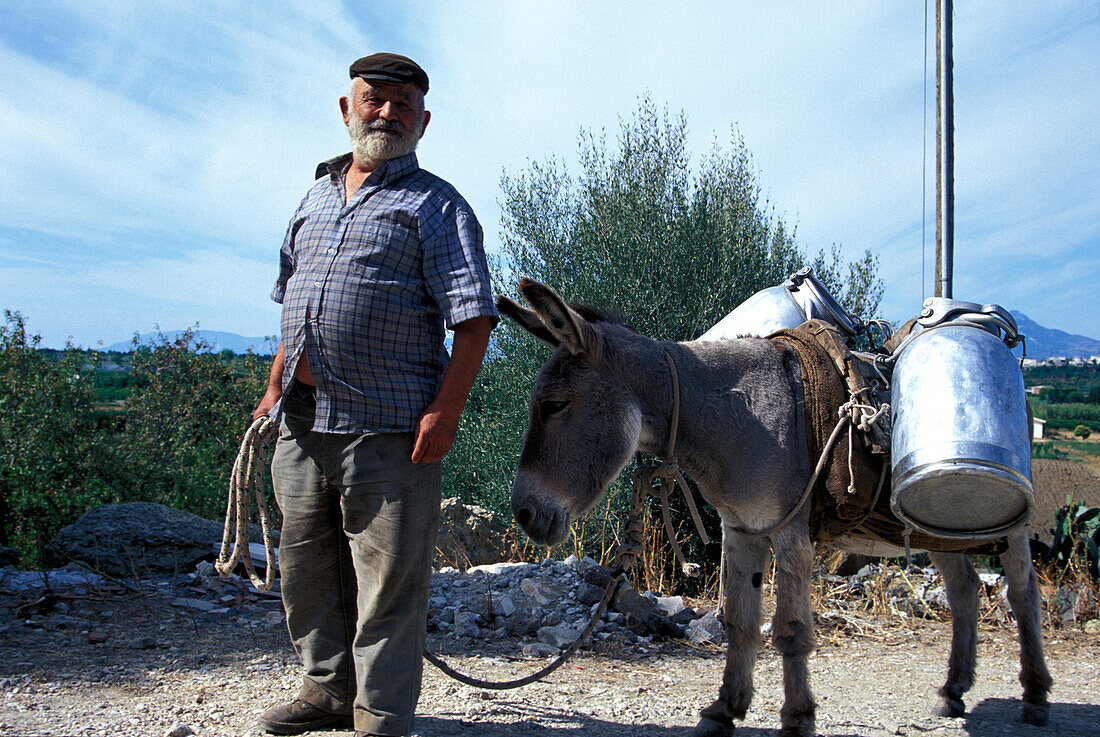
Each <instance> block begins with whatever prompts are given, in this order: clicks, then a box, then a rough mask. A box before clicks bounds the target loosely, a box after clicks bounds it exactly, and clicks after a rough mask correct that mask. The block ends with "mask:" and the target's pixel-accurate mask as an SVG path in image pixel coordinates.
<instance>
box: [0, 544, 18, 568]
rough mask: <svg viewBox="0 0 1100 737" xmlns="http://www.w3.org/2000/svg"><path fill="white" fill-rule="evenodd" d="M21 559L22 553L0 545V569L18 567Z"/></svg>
mask: <svg viewBox="0 0 1100 737" xmlns="http://www.w3.org/2000/svg"><path fill="white" fill-rule="evenodd" d="M22 558H23V555H22V553H20V552H19V551H18V550H16V549H15V548H9V547H7V546H6V545H0V568H5V567H7V566H13V567H18V566H19V562H20V560H22Z"/></svg>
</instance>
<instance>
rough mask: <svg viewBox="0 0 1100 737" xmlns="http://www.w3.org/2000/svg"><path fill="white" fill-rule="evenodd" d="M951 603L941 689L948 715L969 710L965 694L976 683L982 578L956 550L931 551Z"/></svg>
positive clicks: (944, 707) (943, 712) (943, 708)
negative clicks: (949, 646)
mask: <svg viewBox="0 0 1100 737" xmlns="http://www.w3.org/2000/svg"><path fill="white" fill-rule="evenodd" d="M930 555H931V557H932V563H933V564H935V566H936V568H937V570H939V572H940V575H941V576H943V585H944V588H946V589H947V603H948V604H950V606H951V655H950V658H949V659H948V661H947V682H946V683H945V684H943V688H941V689H940V691H939V693H940V696H941V697H942V698H943V705H942V706H941V707H940V709H939V713H940V714H942V715H943V716H945V717H961V716H962V715H963V714H965V713H966V704H964V703H963V700H962V696H963V694H964V693H966V692H967V691H969V690H970V687H971V686H973V685H974V666H975V663H976V662H977V659H978V586H979V584H980V583H981V581H980V580H979V579H978V574H977V572H976V571H975V570H974V566H973V564H972V563H971V562H970V559H969V558H967V557H966V556H965V555H959V554H956V553H930Z"/></svg>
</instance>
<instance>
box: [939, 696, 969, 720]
mask: <svg viewBox="0 0 1100 737" xmlns="http://www.w3.org/2000/svg"><path fill="white" fill-rule="evenodd" d="M936 713H937V714H939V715H940V716H941V717H948V718H950V719H959V718H960V717H963V716H965V715H966V704H964V703H963V700H962V699H960V698H959V697H957V696H944V697H943V703H942V704H940V708H939V709H937V710H936Z"/></svg>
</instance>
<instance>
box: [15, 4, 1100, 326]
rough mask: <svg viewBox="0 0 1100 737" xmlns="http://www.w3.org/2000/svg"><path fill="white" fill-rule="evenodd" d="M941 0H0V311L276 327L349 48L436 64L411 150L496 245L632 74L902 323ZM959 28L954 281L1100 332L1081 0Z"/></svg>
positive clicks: (619, 101)
mask: <svg viewBox="0 0 1100 737" xmlns="http://www.w3.org/2000/svg"><path fill="white" fill-rule="evenodd" d="M934 5H935V3H934V2H931V3H930V4H929V7H927V8H926V4H925V3H924V2H920V1H918V0H907V1H905V2H896V1H895V2H883V1H880V2H856V1H844V2H841V1H834V2H830V1H828V0H821V1H818V2H812V3H811V2H800V3H795V2H782V1H779V2H768V3H759V2H733V1H730V2H692V1H690V0H687V1H683V2H678V3H668V2H667V1H663V2H639V1H638V0H634V1H631V2H626V1H625V0H624V1H621V2H596V1H594V0H587V1H586V2H570V1H568V0H558V1H556V2H553V3H536V2H526V1H524V0H501V1H500V2H488V1H485V2H481V1H475V0H468V1H461V2H460V1H458V0H455V1H453V2H448V3H410V2H396V1H381V0H372V1H371V2H347V3H341V2H337V1H335V0H312V1H311V2H310V3H299V2H280V1H279V0H267V1H266V2H263V3H259V2H248V3H245V2H241V3H227V2H215V1H213V0H210V1H208V2H178V1H175V2H161V1H159V0H144V1H141V2H137V1H135V2H125V1H123V0H79V1H74V2H50V1H49V0H28V1H25V2H24V1H21V0H0V19H2V20H0V308H3V309H5V310H12V311H18V312H20V313H22V315H23V316H24V318H25V320H26V323H27V327H28V329H29V330H30V331H31V332H32V333H38V334H40V335H41V336H42V341H43V345H46V346H51V347H61V346H63V345H64V344H65V343H66V342H67V341H72V342H73V343H74V344H76V345H79V346H83V347H95V346H96V345H99V344H103V345H109V344H111V343H114V342H117V341H124V340H128V339H129V338H130V337H131V336H132V335H133V334H134V333H135V332H141V333H147V332H149V331H152V330H155V329H157V328H158V327H159V329H161V330H164V331H171V330H176V329H181V328H186V327H193V326H196V325H197V326H198V327H200V328H203V329H209V330H222V331H229V332H234V333H239V334H241V335H247V336H261V335H272V334H275V333H277V332H278V324H279V319H278V318H279V307H278V305H276V304H274V303H273V302H271V301H270V299H269V296H268V295H269V293H270V290H271V286H272V283H273V281H274V278H275V275H276V267H277V257H278V249H279V246H280V244H281V243H282V238H283V233H284V230H285V228H286V224H287V221H288V219H289V217H290V215H291V213H292V212H293V210H294V208H295V206H296V205H297V203H298V201H299V200H300V199H301V197H302V195H303V194H304V193H305V191H306V190H307V189H308V187H309V186H310V184H312V181H313V172H314V168H315V166H316V164H317V162H319V161H321V160H324V159H328V158H330V157H332V156H334V155H337V154H340V153H343V152H345V151H347V150H348V149H349V145H348V139H347V132H346V129H345V128H344V125H343V123H342V121H341V119H340V114H339V108H338V104H337V100H338V98H339V97H340V96H341V95H342V94H344V93H345V91H346V89H347V85H348V74H347V67H348V65H349V64H350V63H351V62H352V61H354V60H355V59H357V58H359V57H361V56H365V55H367V54H370V53H374V52H377V51H394V52H398V53H403V54H406V55H408V56H410V57H412V58H414V59H416V60H417V61H418V62H419V63H420V64H421V66H422V67H424V69H425V70H426V71H427V73H428V75H429V76H430V78H431V91H430V93H429V94H428V97H427V105H428V108H429V109H430V110H431V111H432V120H431V125H430V126H429V128H428V130H427V132H426V135H425V137H424V139H423V140H422V141H421V144H420V148H419V151H418V154H419V158H420V162H421V165H422V166H424V167H425V168H427V169H429V170H431V171H433V172H435V173H437V174H439V175H441V176H443V177H444V178H445V179H447V180H449V181H450V182H451V183H452V184H454V185H455V186H456V187H457V188H458V190H459V191H460V192H461V193H462V194H463V195H464V196H465V197H466V199H468V200H469V201H470V203H471V204H472V205H473V207H474V209H475V211H476V212H477V213H478V216H479V218H480V220H481V222H482V224H483V226H484V228H485V232H486V248H487V250H489V251H490V252H497V251H499V249H500V242H501V237H500V228H501V226H500V217H501V207H500V201H501V199H502V195H501V190H500V179H501V176H502V174H505V173H508V174H518V173H520V172H522V171H523V170H525V169H526V168H527V167H528V166H529V165H530V163H531V162H540V161H546V160H548V159H550V158H557V159H560V160H561V161H563V162H564V163H565V165H566V167H567V168H568V169H569V170H570V171H571V172H573V173H578V172H579V167H578V166H577V145H578V140H579V134H580V132H581V131H582V130H591V131H596V132H599V131H601V130H602V131H605V132H606V135H607V139H608V141H609V143H611V144H613V143H614V141H615V136H616V134H617V132H618V128H619V121H620V120H622V119H627V118H629V117H630V116H631V115H632V114H633V113H634V111H635V110H637V108H638V103H639V99H640V98H641V97H642V96H643V95H647V94H648V95H649V96H650V97H651V98H652V99H653V100H654V101H655V102H656V103H657V104H658V105H659V106H662V107H663V106H667V107H668V109H669V110H670V111H671V112H673V113H679V112H681V111H682V112H683V113H684V114H685V116H686V117H687V120H688V125H689V138H688V148H689V150H690V151H692V152H694V154H695V157H694V161H696V162H697V161H698V160H699V158H700V157H701V156H702V155H703V154H704V153H705V152H706V151H707V150H708V149H709V148H710V147H711V145H712V144H713V143H714V142H716V141H717V143H719V144H720V145H723V146H724V147H726V148H728V146H729V142H730V140H731V136H732V135H734V134H733V131H736V132H737V133H738V134H739V135H741V136H742V137H743V138H744V141H745V144H746V146H747V147H748V149H749V151H750V152H751V154H752V157H753V158H752V161H753V166H754V169H755V171H756V175H757V180H758V183H759V184H760V186H761V188H762V190H763V192H764V194H765V196H766V197H767V198H768V200H769V202H770V205H771V207H772V208H773V213H774V215H775V216H776V217H778V218H780V219H782V220H783V221H784V222H785V223H787V225H788V226H792V227H795V228H796V237H797V241H798V243H799V244H800V245H801V247H802V248H803V249H805V250H806V251H807V252H809V253H816V252H817V251H818V250H820V249H822V248H824V249H829V248H830V247H832V245H833V244H837V245H838V246H840V248H841V249H842V252H843V254H844V255H845V257H846V258H849V259H851V258H855V257H858V256H859V255H860V254H862V253H863V252H864V251H865V250H867V249H869V250H870V251H871V252H872V253H874V254H876V255H877V256H878V258H879V274H880V276H881V277H882V279H883V282H884V285H885V296H884V299H883V302H882V305H881V307H880V310H879V315H878V316H881V317H886V318H888V319H892V320H904V319H907V318H908V317H911V316H913V315H915V314H917V313H918V312H919V311H920V307H921V301H922V299H923V297H925V296H929V295H930V294H931V292H932V289H933V284H932V275H931V274H932V269H933V264H934V250H935V246H934V240H935V235H934V234H935V225H934V223H935V220H934V217H935V193H934V181H935V129H934V124H935V27H934ZM926 13H927V49H928V51H927V60H926V58H925V57H926V51H925V49H926V35H925V34H926V27H925V26H926ZM954 34H955V43H954V62H955V73H954V85H955V273H954V279H955V283H954V296H955V298H956V299H963V300H967V301H973V302H981V303H989V302H994V303H997V304H1000V305H1003V306H1004V307H1006V308H1009V309H1016V310H1020V311H1022V312H1024V313H1025V314H1027V315H1028V316H1029V317H1031V318H1032V319H1033V320H1035V321H1037V322H1039V323H1041V324H1042V325H1044V326H1047V327H1051V328H1057V329H1060V330H1065V331H1067V332H1070V333H1077V334H1083V335H1087V336H1090V337H1094V338H1100V307H1098V302H1097V299H1096V298H1097V288H1096V285H1097V284H1100V145H1098V144H1100V140H1098V138H1100V137H1098V131H1100V73H1098V70H1100V2H1097V0H1076V1H1072V2H1042V3H1035V2H1025V1H1024V0H1019V1H1007V0H1006V1H1004V2H995V1H992V0H989V1H985V2H980V1H978V0H973V1H967V0H958V1H957V2H955V15H954ZM922 194H923V196H922ZM922 233H923V235H922ZM566 296H568V295H566ZM864 317H869V316H864Z"/></svg>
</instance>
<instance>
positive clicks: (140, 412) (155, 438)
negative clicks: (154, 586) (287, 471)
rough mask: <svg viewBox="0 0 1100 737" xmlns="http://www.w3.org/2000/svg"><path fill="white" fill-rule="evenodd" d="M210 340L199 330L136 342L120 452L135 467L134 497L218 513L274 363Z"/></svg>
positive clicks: (221, 511)
mask: <svg viewBox="0 0 1100 737" xmlns="http://www.w3.org/2000/svg"><path fill="white" fill-rule="evenodd" d="M208 348H209V346H207V345H206V344H204V343H203V342H202V341H201V340H198V339H196V338H195V335H194V333H193V331H187V332H184V333H182V334H181V335H179V337H177V338H175V339H168V338H165V337H164V336H161V337H160V338H159V340H158V342H156V343H154V344H153V345H152V346H148V347H147V346H141V347H135V351H134V354H133V364H132V368H131V381H132V383H133V390H132V393H131V394H130V398H129V400H128V401H127V403H126V410H125V428H124V429H123V431H122V433H121V446H120V450H119V452H120V453H121V454H122V456H123V457H124V459H125V461H126V464H127V466H128V468H129V469H130V471H131V473H132V474H133V488H132V490H131V495H132V496H131V499H133V500H140V501H152V502H159V503H162V504H167V505H169V506H172V507H176V508H177V509H184V510H186V511H188V512H191V513H193V514H198V515H201V516H203V517H208V518H212V519H217V518H220V517H221V516H222V515H224V514H225V498H226V493H227V492H226V489H227V488H228V479H229V472H230V469H231V468H232V466H233V460H234V458H236V455H237V450H238V448H239V444H240V441H241V437H242V436H243V435H244V432H245V430H247V429H248V426H249V424H250V423H251V421H252V410H253V409H255V407H256V404H257V402H259V400H260V396H261V395H262V394H263V391H264V388H265V387H266V385H267V375H268V370H269V368H270V366H269V364H268V363H267V361H266V360H264V359H261V358H260V357H258V356H254V355H252V354H245V355H241V356H236V355H233V354H232V353H222V354H213V353H209V352H208ZM268 488H270V485H269V487H268Z"/></svg>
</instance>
